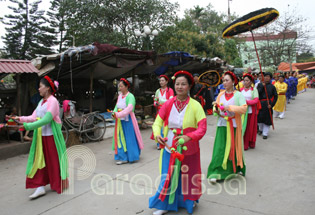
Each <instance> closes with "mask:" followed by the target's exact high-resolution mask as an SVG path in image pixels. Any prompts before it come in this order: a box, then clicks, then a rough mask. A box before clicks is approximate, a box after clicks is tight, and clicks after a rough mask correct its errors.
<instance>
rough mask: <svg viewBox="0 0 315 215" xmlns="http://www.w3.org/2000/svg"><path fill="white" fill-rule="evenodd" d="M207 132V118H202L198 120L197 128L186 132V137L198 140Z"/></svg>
mask: <svg viewBox="0 0 315 215" xmlns="http://www.w3.org/2000/svg"><path fill="white" fill-rule="evenodd" d="M206 132H207V119H206V118H204V119H202V120H200V121H199V122H198V128H197V129H196V130H195V131H193V132H190V133H188V134H186V135H187V136H188V137H190V138H191V139H192V140H193V141H199V140H200V139H201V138H202V137H203V136H204V135H205V134H206Z"/></svg>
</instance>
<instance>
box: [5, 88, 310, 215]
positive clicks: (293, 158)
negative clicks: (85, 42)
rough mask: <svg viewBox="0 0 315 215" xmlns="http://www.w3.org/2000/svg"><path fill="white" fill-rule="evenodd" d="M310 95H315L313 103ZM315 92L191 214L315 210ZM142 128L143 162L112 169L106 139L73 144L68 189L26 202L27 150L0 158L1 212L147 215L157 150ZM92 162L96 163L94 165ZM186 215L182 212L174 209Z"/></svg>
mask: <svg viewBox="0 0 315 215" xmlns="http://www.w3.org/2000/svg"><path fill="white" fill-rule="evenodd" d="M310 98H312V100H310ZM314 98H315V90H314V89H309V90H308V91H307V92H305V93H303V94H300V95H298V97H297V99H296V100H295V101H293V102H292V103H291V104H290V105H288V107H287V113H286V118H285V119H283V120H281V119H275V128H276V129H275V130H273V131H271V132H270V136H269V138H268V140H263V139H262V138H261V136H259V137H258V140H257V147H256V149H253V150H249V151H246V152H245V159H246V165H247V175H246V180H245V181H243V182H242V183H240V186H238V183H237V182H236V181H235V180H234V181H230V183H220V184H218V185H216V186H213V185H210V184H209V183H208V182H207V181H206V180H203V184H204V191H205V193H204V195H203V196H202V197H201V200H200V204H199V205H198V206H197V207H196V209H195V211H194V214H197V215H198V214H211V215H216V214H220V215H221V214H232V213H234V214H253V215H254V214H285V215H287V214H314V211H315V182H314V179H315V171H314V170H315V162H314V159H315V156H314V155H315V132H314V131H315V114H314V111H315V100H314ZM150 132H151V131H150V130H149V129H147V130H143V131H142V136H143V138H144V142H145V149H144V150H143V151H142V155H141V160H140V161H139V162H137V163H134V164H126V165H122V166H116V165H115V162H114V159H113V156H114V155H113V152H112V151H111V140H110V139H107V140H105V141H102V142H99V143H90V144H85V145H81V146H77V147H75V148H72V149H71V152H70V154H71V156H70V158H69V160H70V163H71V166H70V170H71V175H73V176H72V179H73V181H72V185H73V186H72V187H71V189H69V192H68V194H65V195H57V194H56V193H55V192H51V191H50V189H49V186H46V190H47V194H46V196H44V197H42V198H39V199H37V200H33V201H30V200H29V199H28V195H30V194H31V193H32V190H25V167H26V161H27V155H22V156H18V157H14V158H10V159H7V160H2V161H0V181H1V184H0V192H1V197H0V214H45V215H48V214H53V215H55V214H60V215H61V214H67V215H69V214H93V215H96V214H113V215H123V214H124V215H129V214H130V215H131V214H140V215H142V214H145V215H147V214H152V211H153V210H151V209H149V208H148V199H149V197H150V196H152V195H153V194H154V193H155V190H156V189H155V186H156V185H155V181H156V179H157V178H158V175H159V174H158V159H159V152H158V151H157V150H156V149H155V147H154V144H153V142H152V141H151V140H150V139H149V136H150V134H151V133H150ZM214 135H215V118H214V117H213V116H208V131H207V134H206V136H205V137H204V138H203V139H202V141H201V162H202V163H201V165H202V171H203V173H205V174H206V171H207V167H208V165H209V162H210V160H211V155H212V148H213V141H214ZM94 162H95V165H93V163H94ZM168 214H187V212H186V211H185V210H180V211H179V212H178V213H174V212H173V213H168Z"/></svg>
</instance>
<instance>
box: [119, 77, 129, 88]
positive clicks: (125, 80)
mask: <svg viewBox="0 0 315 215" xmlns="http://www.w3.org/2000/svg"><path fill="white" fill-rule="evenodd" d="M120 81H123V82H125V83H126V84H127V86H128V87H130V83H129V81H127V79H125V78H121V79H120Z"/></svg>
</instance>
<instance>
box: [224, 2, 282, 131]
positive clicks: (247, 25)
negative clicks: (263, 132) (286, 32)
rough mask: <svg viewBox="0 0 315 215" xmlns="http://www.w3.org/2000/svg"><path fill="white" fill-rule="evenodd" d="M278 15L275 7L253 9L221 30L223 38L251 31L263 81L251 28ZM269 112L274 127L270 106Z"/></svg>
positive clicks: (265, 22)
mask: <svg viewBox="0 0 315 215" xmlns="http://www.w3.org/2000/svg"><path fill="white" fill-rule="evenodd" d="M278 16H279V12H278V11H277V10H276V9H274V8H263V9H260V10H256V11H253V12H251V13H249V14H246V15H245V16H243V17H241V18H239V19H237V20H235V21H234V22H232V23H231V24H229V25H228V26H226V27H225V28H224V29H223V31H222V32H223V33H222V37H223V38H229V37H233V36H235V35H238V34H241V33H244V32H247V31H250V32H251V34H252V38H253V42H254V45H255V50H256V55H257V58H258V63H259V68H260V73H261V77H262V82H264V75H263V73H262V69H261V64H260V59H259V55H258V51H257V47H256V42H255V37H254V34H253V30H254V29H256V28H259V27H261V26H264V25H267V24H268V23H270V22H271V21H273V20H275V19H277V18H278ZM264 88H265V93H266V99H267V103H268V106H269V98H268V93H267V89H266V86H264ZM269 114H270V118H271V122H272V128H273V129H274V125H273V119H272V115H271V110H270V108H269Z"/></svg>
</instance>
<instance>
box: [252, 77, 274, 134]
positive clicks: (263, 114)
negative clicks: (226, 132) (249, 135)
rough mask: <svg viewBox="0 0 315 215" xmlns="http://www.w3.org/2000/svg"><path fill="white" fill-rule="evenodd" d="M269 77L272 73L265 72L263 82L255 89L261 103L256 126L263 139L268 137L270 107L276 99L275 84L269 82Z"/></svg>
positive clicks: (270, 123)
mask: <svg viewBox="0 0 315 215" xmlns="http://www.w3.org/2000/svg"><path fill="white" fill-rule="evenodd" d="M271 78H272V74H271V73H270V72H267V73H266V74H265V77H264V82H263V83H259V84H258V86H257V90H258V94H259V100H260V103H261V110H260V111H259V114H258V126H259V130H258V134H259V135H261V134H262V135H263V139H267V138H268V133H269V129H270V125H272V120H273V119H272V118H271V117H272V115H273V111H272V108H273V106H275V104H276V102H277V100H278V93H277V90H276V88H275V86H273V85H272V84H271V83H270V80H271ZM264 86H266V89H267V94H268V101H269V105H268V101H267V96H266V92H265V89H264ZM269 110H270V112H271V116H270V112H269Z"/></svg>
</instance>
